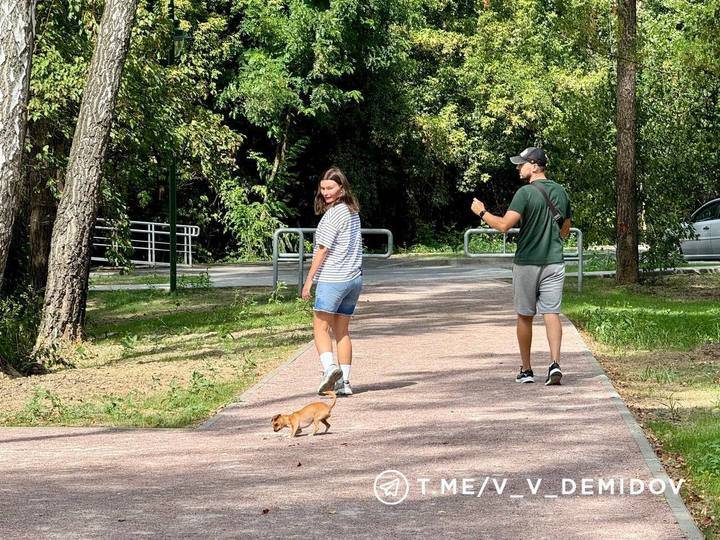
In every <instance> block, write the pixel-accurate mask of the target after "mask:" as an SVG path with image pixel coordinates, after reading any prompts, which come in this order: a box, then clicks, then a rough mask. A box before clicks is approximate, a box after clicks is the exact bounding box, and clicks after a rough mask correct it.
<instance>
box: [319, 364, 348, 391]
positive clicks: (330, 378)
mask: <svg viewBox="0 0 720 540" xmlns="http://www.w3.org/2000/svg"><path fill="white" fill-rule="evenodd" d="M338 379H342V370H341V369H340V368H339V367H337V366H336V365H332V366H330V367H329V368H328V370H327V371H326V372H325V373H324V374H323V378H322V381H321V382H320V388H318V395H321V396H324V395H325V392H327V391H328V390H332V388H333V386H334V385H335V383H336V382H337V381H338Z"/></svg>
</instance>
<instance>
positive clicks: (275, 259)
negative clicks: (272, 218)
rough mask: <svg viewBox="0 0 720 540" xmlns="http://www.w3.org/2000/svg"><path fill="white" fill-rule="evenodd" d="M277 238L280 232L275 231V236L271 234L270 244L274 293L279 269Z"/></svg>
mask: <svg viewBox="0 0 720 540" xmlns="http://www.w3.org/2000/svg"><path fill="white" fill-rule="evenodd" d="M278 236H280V231H275V234H273V240H272V244H273V254H272V263H273V277H272V287H273V291H274V290H275V289H277V284H278V274H279V269H278V262H279V261H278V257H279V253H278Z"/></svg>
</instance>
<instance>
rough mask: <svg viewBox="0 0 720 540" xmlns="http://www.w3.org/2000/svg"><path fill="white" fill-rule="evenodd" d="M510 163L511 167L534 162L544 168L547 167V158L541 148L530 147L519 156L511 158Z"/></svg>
mask: <svg viewBox="0 0 720 540" xmlns="http://www.w3.org/2000/svg"><path fill="white" fill-rule="evenodd" d="M510 162H511V163H512V164H513V165H521V164H522V163H530V162H534V163H537V164H538V165H540V166H542V167H544V166H545V165H547V157H546V156H545V152H543V151H542V149H541V148H535V147H534V146H530V147H528V148H526V149H525V150H523V151H522V152H520V155H519V156H513V157H511V158H510Z"/></svg>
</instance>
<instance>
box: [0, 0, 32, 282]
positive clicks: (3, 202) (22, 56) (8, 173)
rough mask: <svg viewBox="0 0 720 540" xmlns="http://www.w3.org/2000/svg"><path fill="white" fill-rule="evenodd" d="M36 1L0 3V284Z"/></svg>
mask: <svg viewBox="0 0 720 540" xmlns="http://www.w3.org/2000/svg"><path fill="white" fill-rule="evenodd" d="M34 32H35V0H13V1H10V2H6V1H3V2H0V285H2V280H3V276H4V275H5V265H6V263H7V258H8V251H9V248H10V241H11V239H12V228H13V223H14V222H15V215H16V214H17V210H18V205H19V201H20V190H21V186H22V183H23V178H24V176H23V174H22V169H21V157H22V151H23V144H24V141H25V126H26V122H27V101H28V91H29V88H30V66H31V62H32V51H33V42H34Z"/></svg>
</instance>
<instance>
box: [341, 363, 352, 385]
mask: <svg viewBox="0 0 720 540" xmlns="http://www.w3.org/2000/svg"><path fill="white" fill-rule="evenodd" d="M350 366H351V364H340V369H342V372H343V381H349V380H350Z"/></svg>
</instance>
